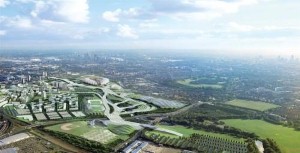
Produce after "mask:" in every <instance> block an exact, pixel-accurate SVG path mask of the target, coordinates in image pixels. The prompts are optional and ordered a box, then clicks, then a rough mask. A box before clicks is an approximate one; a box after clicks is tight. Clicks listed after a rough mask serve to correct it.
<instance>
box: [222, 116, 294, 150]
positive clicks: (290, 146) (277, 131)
mask: <svg viewBox="0 0 300 153" xmlns="http://www.w3.org/2000/svg"><path fill="white" fill-rule="evenodd" d="M222 121H223V122H225V124H226V125H228V126H232V127H236V128H239V129H241V130H244V131H247V132H254V133H255V134H257V135H258V136H260V137H261V138H271V139H274V140H275V141H276V142H277V144H278V145H279V146H280V148H281V150H282V151H283V152H284V153H299V152H300V131H295V130H294V129H293V128H288V127H284V126H281V125H275V124H271V123H268V122H265V121H262V120H241V119H228V120H222Z"/></svg>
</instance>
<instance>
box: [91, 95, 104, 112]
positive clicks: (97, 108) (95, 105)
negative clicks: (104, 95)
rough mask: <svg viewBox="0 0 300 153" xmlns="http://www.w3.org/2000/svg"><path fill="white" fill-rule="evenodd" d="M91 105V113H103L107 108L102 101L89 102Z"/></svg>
mask: <svg viewBox="0 0 300 153" xmlns="http://www.w3.org/2000/svg"><path fill="white" fill-rule="evenodd" d="M89 102H90V103H91V109H90V110H89V113H102V112H103V111H104V110H105V108H104V106H103V104H102V101H101V100H100V99H99V98H98V99H93V100H89Z"/></svg>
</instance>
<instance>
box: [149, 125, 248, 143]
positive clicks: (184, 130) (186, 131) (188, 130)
mask: <svg viewBox="0 0 300 153" xmlns="http://www.w3.org/2000/svg"><path fill="white" fill-rule="evenodd" d="M159 127H161V128H164V129H168V130H173V131H176V132H179V133H181V134H183V136H186V137H188V136H190V135H191V134H193V133H198V134H204V135H209V136H214V137H219V138H224V139H229V140H235V141H244V139H241V138H236V137H233V136H230V135H227V134H219V133H213V132H206V131H203V130H194V129H192V128H187V127H184V126H180V125H175V126H167V125H159ZM151 132H154V133H158V134H160V135H165V136H170V137H177V136H175V135H171V134H167V133H162V132H158V131H151Z"/></svg>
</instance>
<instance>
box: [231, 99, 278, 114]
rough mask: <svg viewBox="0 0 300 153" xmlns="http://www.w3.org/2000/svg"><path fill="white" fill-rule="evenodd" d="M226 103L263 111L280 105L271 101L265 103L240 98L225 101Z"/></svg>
mask: <svg viewBox="0 0 300 153" xmlns="http://www.w3.org/2000/svg"><path fill="white" fill-rule="evenodd" d="M226 104H228V105H232V106H237V107H242V108H248V109H253V110H258V111H265V110H268V109H272V108H277V107H280V106H279V105H275V104H271V103H265V102H261V101H250V100H242V99H235V100H232V101H229V102H227V103H226Z"/></svg>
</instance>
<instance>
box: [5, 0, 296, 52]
mask: <svg viewBox="0 0 300 153" xmlns="http://www.w3.org/2000/svg"><path fill="white" fill-rule="evenodd" d="M299 7H300V1H298V0H130V1H129V0H127V1H125V0H0V48H2V49H40V48H46V49H60V48H61V49H201V50H205V49H212V50H231V51H233V50H234V51H236V52H261V51H265V52H269V53H273V52H288V53H290V52H300V51H299V49H300V16H299V15H300V11H299V10H300V9H299Z"/></svg>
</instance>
